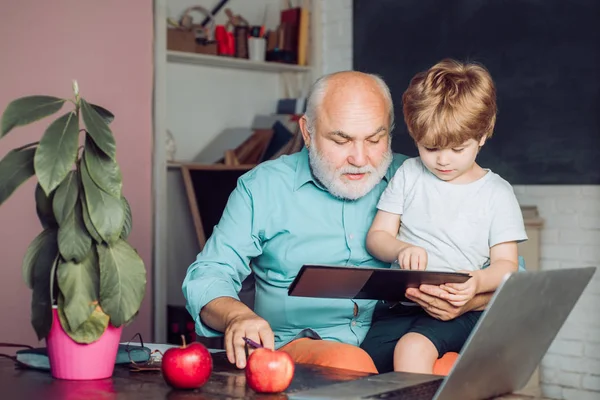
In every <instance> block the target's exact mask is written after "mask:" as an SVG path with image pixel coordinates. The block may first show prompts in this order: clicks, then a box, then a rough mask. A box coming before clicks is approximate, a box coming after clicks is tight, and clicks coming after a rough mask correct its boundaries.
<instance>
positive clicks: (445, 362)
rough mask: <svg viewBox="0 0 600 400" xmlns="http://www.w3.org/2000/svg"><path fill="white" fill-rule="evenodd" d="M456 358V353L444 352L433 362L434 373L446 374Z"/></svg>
mask: <svg viewBox="0 0 600 400" xmlns="http://www.w3.org/2000/svg"><path fill="white" fill-rule="evenodd" d="M457 358H458V353H452V352H450V353H446V354H444V355H443V356H442V357H441V358H438V360H437V361H436V362H435V364H433V373H434V375H444V376H446V375H448V374H449V373H450V370H451V369H452V366H453V365H454V363H455V362H456V359H457Z"/></svg>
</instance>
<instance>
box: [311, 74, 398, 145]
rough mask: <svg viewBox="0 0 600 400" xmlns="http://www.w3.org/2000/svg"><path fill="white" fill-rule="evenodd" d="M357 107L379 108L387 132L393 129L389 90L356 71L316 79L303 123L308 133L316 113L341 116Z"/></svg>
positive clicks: (392, 106) (380, 83) (374, 77)
mask: <svg viewBox="0 0 600 400" xmlns="http://www.w3.org/2000/svg"><path fill="white" fill-rule="evenodd" d="M357 105H362V106H366V107H367V108H379V107H383V108H384V109H385V110H387V115H388V116H389V131H390V132H391V131H392V129H393V125H394V104H393V103H392V96H391V94H390V90H389V88H388V86H387V85H386V84H385V82H384V81H383V80H382V79H381V78H380V77H379V76H377V75H373V74H366V73H363V72H358V71H343V72H335V73H332V74H329V75H325V76H323V77H321V78H319V79H318V80H317V81H316V82H315V83H314V84H313V86H312V88H311V91H310V93H309V96H308V99H307V105H306V113H305V117H306V122H307V125H308V128H309V129H310V130H311V133H312V132H314V128H315V126H316V124H317V120H318V118H319V113H321V112H323V113H326V114H329V113H334V114H337V113H343V112H344V111H345V110H344V109H346V108H351V107H355V106H357Z"/></svg>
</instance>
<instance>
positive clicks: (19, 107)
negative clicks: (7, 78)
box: [0, 96, 65, 138]
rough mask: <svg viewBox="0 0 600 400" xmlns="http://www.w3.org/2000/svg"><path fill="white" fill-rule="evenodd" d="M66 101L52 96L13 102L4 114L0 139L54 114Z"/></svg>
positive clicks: (28, 97)
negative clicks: (15, 128)
mask: <svg viewBox="0 0 600 400" xmlns="http://www.w3.org/2000/svg"><path fill="white" fill-rule="evenodd" d="M64 102H65V100H64V99H59V98H58V97H52V96H27V97H21V98H20V99H16V100H14V101H12V102H11V103H10V104H9V105H8V106H7V107H6V110H4V113H3V114H2V131H1V132H0V138H1V137H2V136H4V135H6V134H7V133H8V132H10V131H11V130H12V129H13V128H14V127H17V126H22V125H27V124H30V123H32V122H35V121H37V120H40V119H42V118H44V117H47V116H49V115H52V114H54V113H55V112H57V111H58V110H60V109H61V108H62V106H63V104H64Z"/></svg>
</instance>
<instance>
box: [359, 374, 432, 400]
mask: <svg viewBox="0 0 600 400" xmlns="http://www.w3.org/2000/svg"><path fill="white" fill-rule="evenodd" d="M442 382H443V380H442V379H439V380H435V381H430V382H424V383H420V384H418V385H414V386H409V387H405V388H402V389H396V390H388V391H386V392H383V393H377V394H373V395H370V396H366V397H361V399H372V400H375V399H389V400H404V399H410V400H431V399H433V396H435V392H437V390H438V388H439V387H440V385H441V384H442Z"/></svg>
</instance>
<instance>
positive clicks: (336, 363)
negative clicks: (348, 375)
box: [280, 338, 458, 376]
mask: <svg viewBox="0 0 600 400" xmlns="http://www.w3.org/2000/svg"><path fill="white" fill-rule="evenodd" d="M280 350H283V351H285V352H287V353H289V354H290V355H291V356H292V358H293V359H294V361H295V362H297V363H299V364H313V365H321V366H324V367H334V368H343V369H350V370H354V371H359V372H369V373H377V369H376V368H375V364H373V360H372V359H371V357H369V355H368V354H367V352H365V351H364V350H363V349H361V348H360V347H357V346H353V345H350V344H344V343H339V342H333V341H329V340H313V339H310V338H302V339H296V340H294V341H292V342H290V343H288V344H286V345H285V346H283V347H282V348H281V349H280ZM457 358H458V353H446V354H444V355H443V356H442V357H441V358H439V359H438V360H437V361H436V362H435V364H434V365H433V373H434V374H435V375H444V376H446V375H448V373H449V372H450V370H451V369H452V366H453V365H454V362H455V361H456V359H457Z"/></svg>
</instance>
